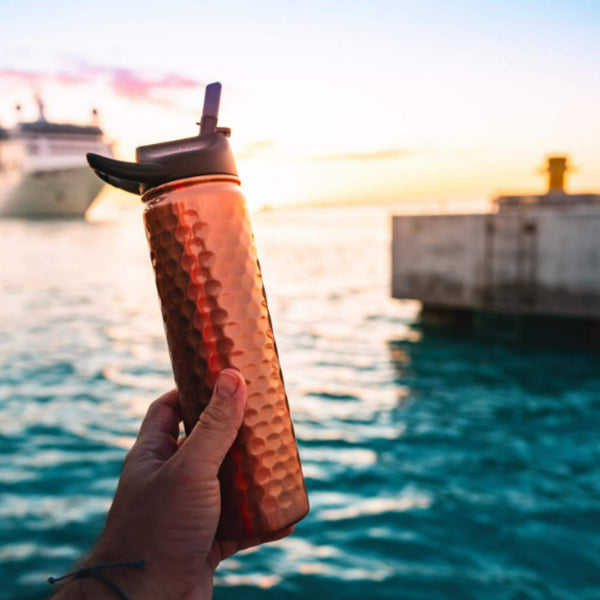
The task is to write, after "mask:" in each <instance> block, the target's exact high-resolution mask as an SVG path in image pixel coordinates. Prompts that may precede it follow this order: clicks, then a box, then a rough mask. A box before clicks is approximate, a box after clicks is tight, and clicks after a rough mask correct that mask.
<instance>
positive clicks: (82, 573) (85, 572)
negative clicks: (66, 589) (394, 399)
mask: <svg viewBox="0 0 600 600" xmlns="http://www.w3.org/2000/svg"><path fill="white" fill-rule="evenodd" d="M143 566H144V561H143V560H135V561H131V562H112V563H101V564H99V565H91V566H89V567H82V568H81V569H77V570H76V571H71V572H70V573H66V574H65V575H61V576H60V577H48V583H49V584H50V585H54V584H55V583H58V582H59V581H64V580H65V579H83V578H85V577H92V578H93V579H96V580H97V581H100V582H101V583H103V584H104V585H105V586H107V587H109V588H110V589H111V590H112V591H113V592H114V593H115V594H116V595H117V596H118V597H119V598H120V599H121V600H129V598H127V596H126V595H125V592H124V591H123V590H122V589H121V588H120V587H119V586H118V585H117V584H116V583H115V582H114V581H111V580H110V579H109V578H108V577H105V576H104V575H102V574H100V573H98V572H97V571H100V570H102V569H109V568H111V567H131V568H133V569H141V568H142V567H143Z"/></svg>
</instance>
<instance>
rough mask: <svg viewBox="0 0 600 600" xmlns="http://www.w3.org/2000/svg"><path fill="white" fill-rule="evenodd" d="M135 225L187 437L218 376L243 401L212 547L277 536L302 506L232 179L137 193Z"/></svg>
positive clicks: (293, 448)
mask: <svg viewBox="0 0 600 600" xmlns="http://www.w3.org/2000/svg"><path fill="white" fill-rule="evenodd" d="M142 199H143V200H144V202H145V204H146V210H145V212H144V222H145V227H146V234H147V237H148V243H149V246H150V254H151V259H152V264H153V266H154V271H155V275H156V285H157V288H158V293H159V296H160V302H161V309H162V315H163V320H164V325H165V331H166V335H167V341H168V346H169V353H170V355H171V363H172V366H173V373H174V376H175V382H176V384H177V388H178V390H179V397H180V403H181V409H182V414H183V420H184V425H185V429H186V432H188V433H189V432H190V431H191V430H192V428H193V427H194V425H195V423H196V422H197V420H198V417H199V415H200V413H201V412H202V410H204V408H205V407H206V406H207V405H208V402H209V401H210V398H211V395H212V390H213V388H214V385H215V382H216V378H217V376H218V374H219V372H220V371H222V370H223V369H225V368H234V369H237V370H238V371H240V372H241V373H242V375H243V377H244V379H245V381H246V385H247V388H248V401H247V405H246V410H245V413H244V419H243V422H242V426H241V428H240V431H239V434H238V436H237V438H236V440H235V442H234V444H233V446H232V447H231V450H230V451H229V453H228V455H227V457H226V459H225V461H224V463H223V465H222V467H221V470H220V472H219V479H220V483H221V519H220V522H219V527H218V530H217V537H218V538H219V539H230V540H233V539H243V538H248V537H253V536H262V535H267V534H269V533H273V532H275V531H278V530H280V529H282V528H284V527H286V526H288V525H291V524H293V523H295V522H297V521H299V520H300V519H301V518H302V517H304V516H305V515H306V513H307V512H308V498H307V494H306V488H305V485H304V479H303V476H302V469H301V466H300V460H299V456H298V448H297V445H296V438H295V435H294V429H293V425H292V421H291V418H290V413H289V407H288V402H287V396H286V392H285V388H284V384H283V379H282V375H281V369H280V365H279V358H278V355H277V347H276V344H275V340H274V336H273V330H272V326H271V319H270V316H269V311H268V308H267V302H266V298H265V292H264V287H263V283H262V276H261V272H260V266H259V263H258V259H257V255H256V248H255V244H254V236H253V234H252V230H251V226H250V221H249V217H248V212H247V208H246V201H245V198H244V196H243V194H242V193H241V191H240V188H239V180H237V179H236V178H235V177H231V176H217V175H215V176H202V177H194V178H190V179H185V180H179V181H174V182H171V183H168V184H164V185H161V186H159V187H157V188H153V189H151V190H149V191H148V192H146V193H145V194H144V196H143V198H142Z"/></svg>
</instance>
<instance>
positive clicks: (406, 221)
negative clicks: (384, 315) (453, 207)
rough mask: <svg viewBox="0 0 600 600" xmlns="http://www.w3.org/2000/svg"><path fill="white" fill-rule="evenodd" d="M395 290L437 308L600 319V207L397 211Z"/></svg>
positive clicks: (394, 258)
mask: <svg viewBox="0 0 600 600" xmlns="http://www.w3.org/2000/svg"><path fill="white" fill-rule="evenodd" d="M392 295H393V296H394V297H395V298H411V299H416V300H420V301H421V302H423V304H424V305H426V306H430V307H440V308H453V307H454V308H457V309H473V310H490V311H495V312H507V313H520V314H546V315H562V316H576V317H585V318H600V211H599V210H589V211H583V212H581V211H580V212H575V213H572V214H570V213H569V211H565V210H561V211H541V210H540V211H530V212H519V211H515V212H514V213H504V214H503V213H500V214H498V213H496V214H487V215H483V214H481V215H423V216H395V217H393V222H392Z"/></svg>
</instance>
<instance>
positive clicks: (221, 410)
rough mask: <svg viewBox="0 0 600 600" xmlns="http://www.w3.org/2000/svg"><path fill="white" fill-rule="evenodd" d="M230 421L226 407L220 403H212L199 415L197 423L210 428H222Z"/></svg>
mask: <svg viewBox="0 0 600 600" xmlns="http://www.w3.org/2000/svg"><path fill="white" fill-rule="evenodd" d="M230 422H231V414H230V411H229V410H228V409H227V407H226V406H223V405H222V404H220V403H212V404H209V405H208V407H207V408H206V410H205V411H204V412H203V413H202V414H201V415H200V419H199V420H198V425H201V426H204V427H210V428H211V429H224V428H225V427H226V426H228V425H229V423H230Z"/></svg>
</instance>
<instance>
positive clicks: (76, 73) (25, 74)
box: [0, 62, 204, 106]
mask: <svg viewBox="0 0 600 600" xmlns="http://www.w3.org/2000/svg"><path fill="white" fill-rule="evenodd" d="M0 77H7V78H14V79H17V80H19V81H20V82H22V83H26V84H36V85H39V84H41V83H43V82H58V83H63V84H69V85H76V84H86V83H93V82H96V81H102V80H104V81H106V82H107V83H108V85H109V86H110V87H111V88H112V90H113V91H114V93H115V94H116V95H118V96H121V97H123V98H128V99H130V100H146V101H148V102H152V103H155V104H160V105H163V106H172V105H175V104H176V103H175V102H174V101H173V100H169V99H167V98H165V97H164V96H162V95H161V94H164V92H166V91H170V90H181V89H196V88H200V87H202V86H203V85H204V84H203V82H200V81H197V80H194V79H190V78H187V77H183V76H181V75H178V74H177V73H162V74H159V75H157V76H147V75H144V74H141V73H139V72H137V71H134V70H133V69H126V68H121V67H113V66H108V65H93V64H89V63H84V62H74V63H73V64H72V65H71V66H70V68H68V69H63V70H61V71H57V72H54V73H40V72H38V73H36V72H32V71H19V70H16V69H0Z"/></svg>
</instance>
